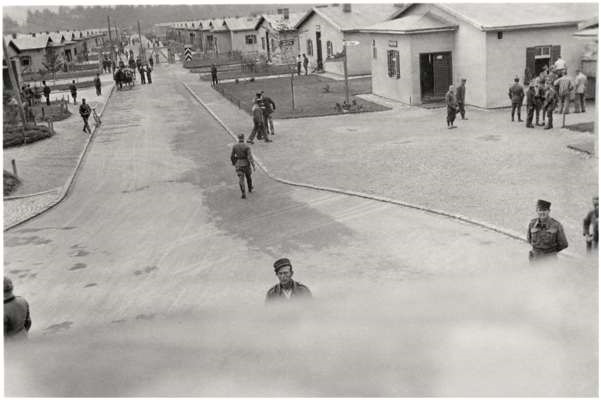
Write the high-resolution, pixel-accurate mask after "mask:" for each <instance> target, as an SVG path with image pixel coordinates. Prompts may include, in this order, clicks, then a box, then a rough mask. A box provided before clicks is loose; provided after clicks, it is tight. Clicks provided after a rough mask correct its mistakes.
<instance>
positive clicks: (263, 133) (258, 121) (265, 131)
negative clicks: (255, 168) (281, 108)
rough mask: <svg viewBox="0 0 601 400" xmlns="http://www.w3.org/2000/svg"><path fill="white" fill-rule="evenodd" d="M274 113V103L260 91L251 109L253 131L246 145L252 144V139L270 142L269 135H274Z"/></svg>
mask: <svg viewBox="0 0 601 400" xmlns="http://www.w3.org/2000/svg"><path fill="white" fill-rule="evenodd" d="M274 111H275V102H274V101H273V100H272V99H271V98H270V97H268V96H265V92H263V91H260V92H259V93H257V94H256V95H255V98H254V100H253V105H252V108H251V112H252V116H253V130H252V132H251V134H250V137H249V138H248V141H247V143H250V144H254V139H255V137H257V139H259V140H261V139H263V140H265V142H271V140H270V139H269V135H270V134H271V135H272V136H273V135H275V128H274V127H273V117H272V114H273V112H274Z"/></svg>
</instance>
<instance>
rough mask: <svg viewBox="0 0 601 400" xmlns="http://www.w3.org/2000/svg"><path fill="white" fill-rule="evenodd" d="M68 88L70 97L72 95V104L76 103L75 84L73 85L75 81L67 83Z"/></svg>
mask: <svg viewBox="0 0 601 400" xmlns="http://www.w3.org/2000/svg"><path fill="white" fill-rule="evenodd" d="M69 90H70V91H71V97H73V104H77V86H75V81H73V82H72V83H71V84H70V85H69Z"/></svg>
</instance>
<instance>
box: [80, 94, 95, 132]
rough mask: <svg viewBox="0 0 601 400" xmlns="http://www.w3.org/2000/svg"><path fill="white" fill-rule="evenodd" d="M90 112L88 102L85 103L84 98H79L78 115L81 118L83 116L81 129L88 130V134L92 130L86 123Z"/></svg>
mask: <svg viewBox="0 0 601 400" xmlns="http://www.w3.org/2000/svg"><path fill="white" fill-rule="evenodd" d="M91 114H92V109H91V108H90V106H89V105H88V104H86V99H81V106H79V115H81V118H83V131H84V132H88V133H90V134H91V133H92V130H91V129H90V125H89V124H88V119H89V118H90V115H91Z"/></svg>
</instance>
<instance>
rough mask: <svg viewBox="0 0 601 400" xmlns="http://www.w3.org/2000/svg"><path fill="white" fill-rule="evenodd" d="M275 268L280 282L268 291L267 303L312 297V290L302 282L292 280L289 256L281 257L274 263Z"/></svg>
mask: <svg viewBox="0 0 601 400" xmlns="http://www.w3.org/2000/svg"><path fill="white" fill-rule="evenodd" d="M273 269H274V270H275V274H276V276H277V277H278V280H279V281H280V283H278V284H277V285H275V286H273V287H272V288H271V289H269V290H268V291H267V296H265V302H266V303H281V302H286V301H295V300H307V299H311V298H312V295H311V291H310V290H309V288H308V287H307V286H305V285H303V284H302V283H300V282H296V281H294V280H292V275H294V271H292V264H291V263H290V260H289V259H287V258H280V259H279V260H277V261H276V262H275V263H273Z"/></svg>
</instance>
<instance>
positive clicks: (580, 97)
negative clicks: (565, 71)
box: [575, 70, 587, 113]
mask: <svg viewBox="0 0 601 400" xmlns="http://www.w3.org/2000/svg"><path fill="white" fill-rule="evenodd" d="M586 81H587V77H586V75H584V74H583V73H582V71H580V70H576V110H575V112H577V113H579V112H586V110H585V108H584V92H586Z"/></svg>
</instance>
